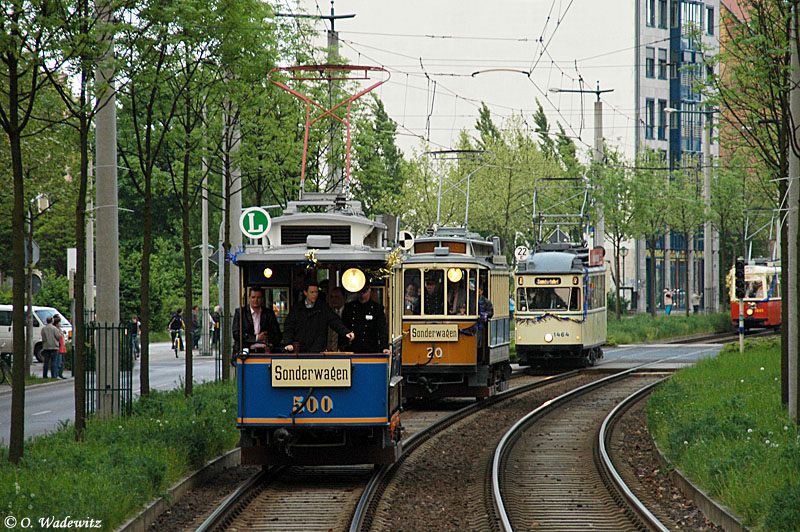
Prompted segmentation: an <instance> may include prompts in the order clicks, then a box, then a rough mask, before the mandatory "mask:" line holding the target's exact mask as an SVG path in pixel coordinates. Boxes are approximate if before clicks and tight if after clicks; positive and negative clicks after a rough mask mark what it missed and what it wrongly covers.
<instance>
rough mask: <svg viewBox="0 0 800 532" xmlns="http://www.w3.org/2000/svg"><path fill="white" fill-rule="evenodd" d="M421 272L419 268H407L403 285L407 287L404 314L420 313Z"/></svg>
mask: <svg viewBox="0 0 800 532" xmlns="http://www.w3.org/2000/svg"><path fill="white" fill-rule="evenodd" d="M420 284H421V283H420V273H419V270H406V271H405V275H404V279H403V286H404V287H405V294H406V295H405V300H404V302H403V314H410V315H416V316H418V315H419V313H420V308H421V306H420Z"/></svg>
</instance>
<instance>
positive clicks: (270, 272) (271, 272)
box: [264, 268, 275, 279]
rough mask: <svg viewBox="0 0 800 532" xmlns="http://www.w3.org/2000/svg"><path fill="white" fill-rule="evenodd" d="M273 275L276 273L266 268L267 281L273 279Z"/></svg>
mask: <svg viewBox="0 0 800 532" xmlns="http://www.w3.org/2000/svg"><path fill="white" fill-rule="evenodd" d="M273 273H275V272H273V271H272V268H264V277H266V278H267V279H269V278H270V277H272V274H273Z"/></svg>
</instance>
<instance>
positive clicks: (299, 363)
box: [272, 359, 353, 388]
mask: <svg viewBox="0 0 800 532" xmlns="http://www.w3.org/2000/svg"><path fill="white" fill-rule="evenodd" d="M352 374H353V372H352V367H351V365H350V360H347V359H342V360H273V362H272V387H273V388H291V387H296V386H332V387H339V388H348V387H350V385H351V378H352Z"/></svg>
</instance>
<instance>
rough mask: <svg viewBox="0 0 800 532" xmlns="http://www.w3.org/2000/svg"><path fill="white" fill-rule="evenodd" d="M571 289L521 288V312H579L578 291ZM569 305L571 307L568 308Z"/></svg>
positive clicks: (518, 296) (519, 297) (519, 303)
mask: <svg viewBox="0 0 800 532" xmlns="http://www.w3.org/2000/svg"><path fill="white" fill-rule="evenodd" d="M570 292H571V290H570V289H569V288H550V287H548V288H527V289H525V288H519V289H517V304H518V305H519V310H522V311H525V310H567V309H569V310H578V295H579V293H578V291H577V289H576V290H574V291H573V292H574V293H572V294H571V293H570ZM568 304H569V306H567V305H568Z"/></svg>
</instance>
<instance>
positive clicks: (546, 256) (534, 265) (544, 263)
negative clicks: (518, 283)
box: [517, 251, 602, 273]
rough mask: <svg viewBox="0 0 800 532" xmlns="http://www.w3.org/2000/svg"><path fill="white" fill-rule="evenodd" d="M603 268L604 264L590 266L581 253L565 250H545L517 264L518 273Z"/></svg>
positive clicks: (563, 271)
mask: <svg viewBox="0 0 800 532" xmlns="http://www.w3.org/2000/svg"><path fill="white" fill-rule="evenodd" d="M586 269H588V270H590V271H594V270H601V269H602V266H592V267H588V265H587V264H586V262H584V259H583V257H582V256H581V255H578V254H575V253H571V252H564V251H543V252H540V253H535V254H533V255H532V256H531V257H530V258H528V260H527V261H525V262H521V263H519V264H518V265H517V272H518V273H583V272H584V271H585V270H586Z"/></svg>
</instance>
